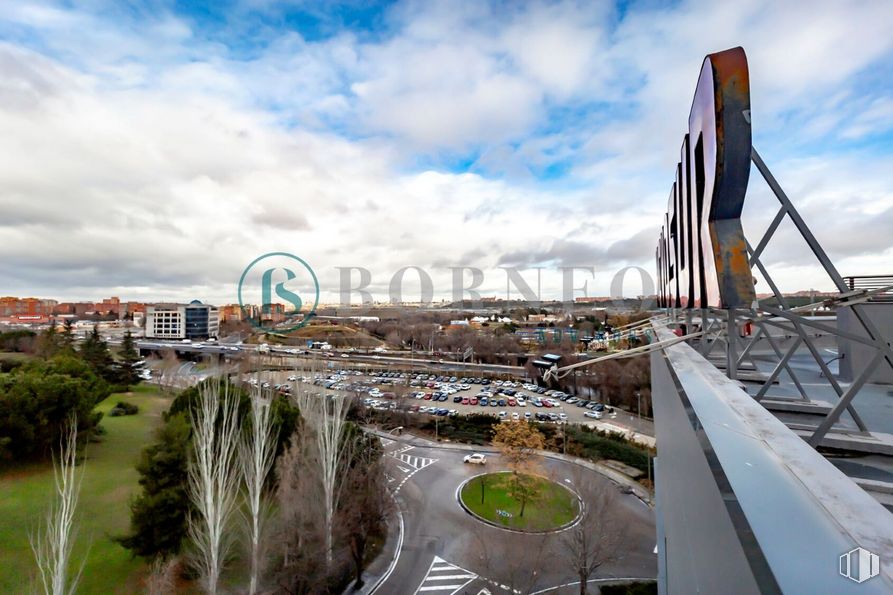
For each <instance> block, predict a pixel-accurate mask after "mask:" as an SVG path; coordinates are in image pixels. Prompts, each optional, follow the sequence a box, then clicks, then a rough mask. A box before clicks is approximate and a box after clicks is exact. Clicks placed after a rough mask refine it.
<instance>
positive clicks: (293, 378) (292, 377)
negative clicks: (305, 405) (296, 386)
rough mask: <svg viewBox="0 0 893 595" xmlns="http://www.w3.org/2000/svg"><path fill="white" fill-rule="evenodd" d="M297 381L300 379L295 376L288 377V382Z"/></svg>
mask: <svg viewBox="0 0 893 595" xmlns="http://www.w3.org/2000/svg"><path fill="white" fill-rule="evenodd" d="M297 379H298V377H297V376H295V375H294V374H292V375H291V376H289V377H288V381H289V382H294V381H295V380H297Z"/></svg>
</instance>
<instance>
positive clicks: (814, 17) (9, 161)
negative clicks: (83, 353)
mask: <svg viewBox="0 0 893 595" xmlns="http://www.w3.org/2000/svg"><path fill="white" fill-rule="evenodd" d="M891 23H893V2H889V1H886V0H877V1H874V2H871V1H868V2H856V1H853V2H847V1H843V0H832V1H823V0H816V1H813V2H809V3H804V2H800V1H796V0H791V1H777V0H752V1H749V2H741V1H740V0H739V1H735V2H722V1H716V2H686V1H681V2H659V1H650V0H649V1H643V2H636V1H632V2H625V1H624V2H619V3H614V2H599V1H588V2H560V1H556V2H484V1H470V2H460V1H454V2H436V1H408V2H403V1H398V2H386V3H371V2H353V1H345V2H324V3H319V2H305V1H303V0H293V1H288V2H274V1H272V0H244V1H220V2H208V3H196V2H186V1H180V2H170V1H157V2H156V1H147V2H135V1H130V0H128V1H119V2H102V1H97V0H85V1H82V2H29V1H23V0H0V294H2V295H19V296H25V295H33V296H37V297H45V298H55V299H59V300H81V299H84V300H94V299H99V298H102V297H107V296H110V295H117V296H120V297H121V298H122V299H128V300H146V301H156V300H157V301H162V300H180V301H185V300H191V299H193V298H198V299H202V300H205V301H209V302H212V303H232V302H235V301H236V292H237V284H238V281H239V278H240V275H241V274H242V272H243V270H244V269H245V267H246V266H247V265H248V264H249V263H251V262H252V261H253V260H254V259H255V258H257V257H258V256H260V255H263V254H265V253H268V252H274V251H283V252H288V253H291V254H294V255H297V256H299V257H300V258H302V259H303V260H305V261H306V262H307V263H308V264H309V266H310V267H311V268H312V269H313V270H314V272H315V273H316V275H317V277H318V279H319V284H320V292H321V297H322V300H323V301H324V302H325V301H333V300H335V299H337V298H338V296H339V280H340V279H341V273H340V271H339V267H342V268H343V267H362V268H365V269H366V270H368V271H369V273H370V275H369V276H370V279H371V282H370V284H369V286H368V287H367V290H369V291H371V292H372V294H373V296H374V297H375V298H376V299H382V300H383V299H387V296H388V287H389V285H390V283H391V280H392V277H393V276H394V274H395V273H396V272H397V271H400V269H402V268H403V267H407V266H415V267H420V268H422V269H424V270H425V271H426V273H427V274H429V275H430V277H431V279H432V283H433V288H434V295H435V298H436V299H440V298H449V297H450V295H451V293H452V272H451V267H476V268H479V269H481V270H482V272H483V273H484V280H483V281H482V283H481V284H480V287H479V291H481V292H482V293H483V294H484V295H499V296H504V295H505V293H506V273H505V272H504V271H503V270H502V269H500V268H499V267H506V266H510V267H517V269H518V270H520V271H521V274H522V275H523V277H524V278H525V279H527V280H528V282H529V283H530V284H531V285H532V286H533V287H536V278H537V267H539V268H540V269H541V270H540V272H539V274H540V275H541V286H542V295H543V297H544V298H547V297H559V296H560V294H561V293H562V288H563V277H562V273H561V270H560V267H571V266H574V267H587V268H590V271H594V272H589V273H587V272H585V271H583V272H580V271H578V272H577V273H576V275H575V281H574V286H575V287H582V285H583V283H584V282H586V291H585V294H586V295H589V296H601V295H608V293H609V287H610V283H611V280H612V279H613V278H614V277H615V275H616V274H617V272H618V271H620V270H622V269H624V268H625V267H629V266H638V267H643V268H644V269H645V270H646V271H647V272H648V273H649V274H652V275H653V274H654V273H653V271H654V263H653V255H654V247H655V245H656V241H657V236H658V232H659V228H660V222H661V217H662V214H663V212H664V210H665V209H666V201H667V196H668V195H669V192H670V188H671V185H672V182H673V178H674V175H675V165H676V162H677V161H678V159H679V148H680V145H681V143H682V137H683V135H684V133H685V131H686V128H687V120H688V113H689V109H690V104H691V98H692V95H693V92H694V88H695V84H696V82H697V77H698V74H699V72H700V67H701V63H702V61H703V59H704V56H705V55H706V54H708V53H710V52H715V51H720V50H723V49H726V48H729V47H734V46H737V45H740V46H742V47H743V48H744V49H745V51H746V52H747V56H748V61H749V67H750V82H751V97H752V100H751V103H752V106H751V107H752V109H751V114H752V116H751V117H752V123H753V134H754V146H755V147H756V148H757V149H758V150H759V151H760V153H761V155H762V156H763V158H764V159H765V161H766V162H767V163H768V165H769V167H770V168H771V169H772V171H773V173H774V174H775V176H776V177H777V178H778V180H779V181H780V183H781V184H782V186H783V187H784V189H785V190H786V192H787V194H788V196H789V197H790V198H791V200H792V201H793V202H794V204H795V205H796V206H797V208H798V209H799V211H800V213H801V214H802V215H803V217H804V219H805V220H806V221H807V223H808V224H809V225H810V227H811V228H812V230H813V231H814V233H815V235H816V236H817V237H818V239H819V241H820V242H821V243H822V244H823V246H824V247H825V249H826V250H827V252H828V254H829V256H830V257H831V259H832V260H833V261H834V262H835V264H836V265H837V267H838V269H839V270H840V272H841V273H842V274H843V275H859V274H887V273H893V270H891V269H893V266H891V262H890V261H891V256H893V176H891V172H893V82H891V81H893V76H891V74H893V36H891V35H890V32H889V27H890V24H891ZM773 201H774V198H773V197H772V196H771V194H770V193H769V191H768V188H767V187H766V185H765V183H764V182H763V181H762V180H761V179H760V178H759V177H758V174H756V173H755V172H752V176H751V182H750V186H749V190H748V198H747V203H746V206H745V214H744V225H745V233H746V234H747V236H748V238H750V240H751V243H753V244H755V243H756V242H757V241H758V240H759V238H760V236H761V234H762V231H763V229H765V227H766V225H767V224H768V222H769V220H770V219H771V218H772V216H773V215H774V214H775V209H776V208H777V203H774V204H773ZM764 260H765V261H766V263H767V264H768V266H769V268H770V271H772V273H773V276H774V277H775V278H776V281H778V282H779V284H780V286H781V288H782V289H783V290H786V291H796V290H803V289H810V288H815V289H830V288H831V285H830V283H829V282H828V280H827V279H826V278H825V277H824V276H823V275H822V274H821V271H820V270H819V269H818V267H817V266H816V263H815V259H814V258H813V257H812V255H811V253H810V252H809V250H808V249H807V248H806V245H805V244H804V243H803V242H802V241H800V240H799V238H798V237H797V234H796V231H795V230H794V228H793V226H792V225H790V224H789V223H785V224H784V225H783V226H782V228H781V230H780V234H779V237H778V238H777V239H776V240H773V243H771V244H770V247H769V248H768V249H767V251H766V253H765V259H764ZM357 275H359V273H357ZM414 275H415V273H414V272H413V271H409V272H407V273H406V274H405V277H404V279H405V285H404V290H403V295H404V297H405V299H406V300H407V301H412V299H413V298H412V296H413V294H414V293H413V292H415V295H418V292H419V283H418V281H416V280H415V279H417V277H416V276H414ZM468 276H469V278H470V273H469V274H468ZM638 278H639V277H638V275H637V274H635V273H631V274H630V275H629V276H628V277H627V282H626V284H625V288H624V292H625V294H627V295H636V294H638V293H641V289H640V287H641V284H640V283H639V281H638ZM766 290H767V288H766V287H765V285H759V284H758V291H766ZM511 295H512V296H514V297H517V296H518V293H517V292H516V291H514V290H512V293H511ZM582 295H584V292H583V291H582V290H581V291H577V292H576V293H575V294H574V296H577V297H579V296H582Z"/></svg>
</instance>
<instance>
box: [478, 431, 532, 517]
mask: <svg viewBox="0 0 893 595" xmlns="http://www.w3.org/2000/svg"><path fill="white" fill-rule="evenodd" d="M493 444H494V445H495V446H497V447H498V448H499V451H500V453H501V454H502V456H503V458H504V459H505V461H506V464H508V467H509V469H511V474H510V475H509V477H508V480H507V483H506V487H507V488H508V491H509V495H510V496H512V497H513V498H514V499H515V500H517V501H518V502H520V503H521V512H520V514H519V515H518V516H520V517H523V516H524V509H525V508H526V507H527V503H528V502H530V501H532V500H534V499H536V497H537V496H538V494H539V491H540V488H539V485H538V482H537V480H536V477H535V475H538V474H539V472H540V465H539V462H538V459H537V458H536V456H535V455H536V451H537V450H542V449H543V448H544V447H545V438H544V436H543V434H542V433H541V432H540V431H539V430H538V429H537V428H536V427H535V426H533V425H532V424H530V423H528V422H527V421H520V422H514V423H503V424H498V425H497V426H496V431H495V432H494V434H493ZM481 490H483V486H482V487H481Z"/></svg>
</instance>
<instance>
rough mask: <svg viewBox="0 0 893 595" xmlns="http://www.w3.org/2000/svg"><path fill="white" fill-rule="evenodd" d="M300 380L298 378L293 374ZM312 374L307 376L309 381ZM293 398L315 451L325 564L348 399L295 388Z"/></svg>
mask: <svg viewBox="0 0 893 595" xmlns="http://www.w3.org/2000/svg"><path fill="white" fill-rule="evenodd" d="M297 375H298V376H301V374H297ZM314 376H315V374H313V373H311V374H310V377H311V378H312V377H314ZM293 398H294V399H295V402H296V404H297V406H298V409H299V411H300V413H301V417H302V418H303V420H304V431H305V432H306V433H307V434H308V436H310V437H311V440H312V444H313V446H314V447H315V453H314V454H315V455H316V456H315V457H313V459H312V460H314V461H315V463H316V464H317V465H318V471H319V478H320V482H321V484H322V492H323V494H322V495H323V506H324V521H325V554H326V563H327V564H328V565H330V564H331V562H332V550H333V545H334V544H333V541H334V518H335V509H336V508H337V507H338V495H339V487H340V479H341V478H340V477H339V473H338V472H339V466H340V463H341V461H342V459H343V457H344V447H345V441H344V440H342V436H343V432H344V427H345V420H346V417H347V411H348V409H349V405H350V399H349V397H348V396H347V395H343V394H338V393H326V392H318V391H315V390H313V385H312V384H309V383H301V384H298V385H296V386H295V388H294V390H293Z"/></svg>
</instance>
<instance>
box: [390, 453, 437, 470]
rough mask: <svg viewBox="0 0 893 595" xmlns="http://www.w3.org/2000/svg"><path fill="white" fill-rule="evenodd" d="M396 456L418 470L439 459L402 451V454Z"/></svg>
mask: <svg viewBox="0 0 893 595" xmlns="http://www.w3.org/2000/svg"><path fill="white" fill-rule="evenodd" d="M394 458H395V459H397V460H398V461H402V462H404V463H406V464H407V465H409V466H410V467H412V468H413V469H415V470H416V471H419V470H421V469H424V468H425V467H427V466H428V465H433V464H434V462H435V461H436V460H437V459H429V458H428V457H416V456H413V455H410V454H407V453H405V452H401V453H400V454H398V455H396V456H395V457H394Z"/></svg>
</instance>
